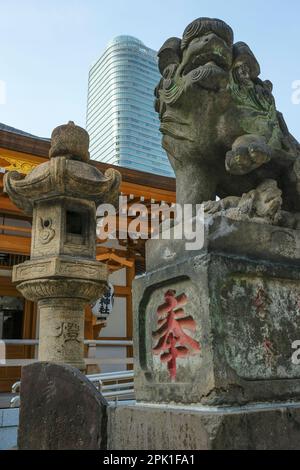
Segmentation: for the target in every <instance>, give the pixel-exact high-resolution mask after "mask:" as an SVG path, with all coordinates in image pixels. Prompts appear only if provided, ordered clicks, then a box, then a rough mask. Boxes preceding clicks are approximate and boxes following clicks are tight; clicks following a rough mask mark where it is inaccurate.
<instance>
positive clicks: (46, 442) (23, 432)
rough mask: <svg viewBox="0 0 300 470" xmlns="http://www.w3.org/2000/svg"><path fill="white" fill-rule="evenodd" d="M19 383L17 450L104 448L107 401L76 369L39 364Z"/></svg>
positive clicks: (24, 373) (26, 369)
mask: <svg viewBox="0 0 300 470" xmlns="http://www.w3.org/2000/svg"><path fill="white" fill-rule="evenodd" d="M21 382H22V387H21V407H20V422H19V432H18V447H19V449H20V450H29V449H30V450H63V449H74V450H88V449H105V448H106V442H107V411H106V410H107V402H106V400H105V399H104V398H103V397H102V395H101V393H100V392H99V391H98V390H97V389H96V388H95V387H94V386H93V384H92V383H91V382H90V381H89V380H88V379H87V378H86V377H85V376H84V375H83V374H81V373H80V372H79V371H78V370H77V369H75V368H72V367H70V366H66V365H57V364H53V363H52V364H51V363H47V362H38V363H35V364H32V365H29V366H26V367H23V368H22V377H21Z"/></svg>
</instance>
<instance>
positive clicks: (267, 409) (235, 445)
mask: <svg viewBox="0 0 300 470" xmlns="http://www.w3.org/2000/svg"><path fill="white" fill-rule="evenodd" d="M299 425H300V403H294V404H292V403H278V404H272V403H271V404H255V405H249V406H242V407H191V406H185V407H184V406H172V405H168V406H166V405H158V404H156V405H155V404H148V405H143V404H137V405H133V406H115V407H113V406H110V407H109V408H108V430H107V435H108V449H109V450H115V449H118V450H135V449H140V450H160V451H168V450H182V451H183V453H184V451H187V450H299V449H300V432H299Z"/></svg>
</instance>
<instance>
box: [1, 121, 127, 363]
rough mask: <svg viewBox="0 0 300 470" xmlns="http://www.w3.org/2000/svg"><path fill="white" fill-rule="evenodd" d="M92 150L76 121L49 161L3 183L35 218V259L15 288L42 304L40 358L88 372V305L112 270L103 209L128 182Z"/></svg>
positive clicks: (56, 139)
mask: <svg viewBox="0 0 300 470" xmlns="http://www.w3.org/2000/svg"><path fill="white" fill-rule="evenodd" d="M88 147H89V135H88V133H87V132H86V131H85V130H84V129H82V128H80V127H78V126H75V124H74V123H73V122H69V123H68V124H67V125H62V126H59V127H57V128H56V129H54V131H53V133H52V137H51V148H50V152H49V161H47V162H45V163H42V164H41V165H39V166H37V167H36V168H35V169H34V170H33V171H32V172H31V173H30V174H29V175H27V176H26V177H23V176H21V175H20V174H19V173H17V172H9V173H7V174H6V175H5V178H4V185H5V191H6V192H7V193H8V195H9V196H10V198H11V200H12V201H13V202H14V204H15V205H16V206H17V207H19V208H20V209H22V210H23V211H24V212H25V213H26V214H30V215H31V214H32V215H33V225H32V242H31V257H30V260H29V261H26V262H25V263H22V264H19V265H17V266H14V268H13V283H14V284H15V285H16V286H17V288H18V290H19V291H20V292H21V293H22V295H23V296H24V297H25V298H26V299H29V300H31V301H36V302H37V304H38V310H39V313H40V333H39V341H40V342H39V356H38V359H39V360H40V361H50V362H55V363H65V364H69V365H71V366H74V367H77V368H79V369H81V370H84V368H85V364H84V360H83V357H84V344H83V340H84V307H85V305H86V304H87V303H89V302H91V301H93V300H95V299H97V298H99V297H101V295H103V293H104V292H105V289H106V287H107V276H108V273H107V267H106V266H105V265H103V264H101V263H99V262H97V261H96V206H98V205H99V204H101V203H112V204H114V203H115V202H116V201H117V197H118V190H119V185H120V179H121V176H120V174H119V172H117V171H115V170H112V169H109V170H107V171H106V172H105V174H104V175H103V174H102V173H101V172H100V171H99V170H98V169H97V168H96V166H94V165H93V164H91V163H89V152H88Z"/></svg>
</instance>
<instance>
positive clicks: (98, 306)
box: [91, 283, 114, 321]
mask: <svg viewBox="0 0 300 470" xmlns="http://www.w3.org/2000/svg"><path fill="white" fill-rule="evenodd" d="M113 306H114V287H113V285H112V284H111V283H108V289H107V291H106V293H105V294H104V295H103V296H102V297H100V298H99V299H98V300H96V302H94V303H93V304H92V305H91V308H92V313H93V315H95V317H97V320H98V321H105V320H107V317H108V316H109V314H110V313H111V312H112V309H113Z"/></svg>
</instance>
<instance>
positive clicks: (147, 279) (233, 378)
mask: <svg viewBox="0 0 300 470" xmlns="http://www.w3.org/2000/svg"><path fill="white" fill-rule="evenodd" d="M247 225H250V226H251V230H249V227H247ZM225 228H226V229H227V230H225ZM229 228H230V230H229ZM206 231H207V236H206V245H205V247H204V248H203V250H202V251H199V252H197V253H193V252H191V251H190V252H186V251H184V250H183V249H180V246H179V245H180V244H183V243H184V242H181V241H171V242H168V243H169V245H168V248H169V253H170V252H173V253H174V259H173V260H172V262H171V263H170V264H169V265H165V266H163V267H160V268H159V269H155V270H154V266H155V265H156V260H157V259H161V258H162V256H163V255H162V253H163V249H164V247H163V246H162V243H163V242H160V243H159V244H158V243H156V249H155V248H153V250H152V247H153V245H154V244H155V242H154V241H150V242H148V243H149V245H150V248H149V245H148V247H147V251H148V266H151V268H152V270H150V271H149V272H147V274H146V275H144V276H142V277H140V278H139V279H137V280H136V281H135V284H134V306H135V334H134V338H135V357H136V359H137V360H136V366H135V372H136V376H135V390H136V397H137V400H138V402H149V403H168V404H170V403H178V404H179V403H180V404H197V405H201V404H206V405H220V404H222V405H224V404H226V405H236V404H238V405H241V404H245V403H254V402H273V401H274V402H275V401H285V400H286V401H290V400H291V401H297V400H298V399H299V396H300V364H297V363H294V362H295V361H293V360H292V357H293V354H294V352H295V350H294V349H293V342H294V341H296V340H299V339H300V330H299V325H300V303H299V299H300V271H299V267H300V250H299V246H300V244H299V240H300V233H299V231H293V230H283V229H281V228H279V227H271V226H268V225H261V224H255V223H251V224H244V223H243V222H234V223H230V222H228V220H227V219H222V218H221V219H219V220H216V221H214V222H213V223H211V221H209V222H208V223H207V226H206ZM237 233H238V234H239V236H238V237H237V236H236V234H237ZM275 239H276V244H272V240H275ZM243 240H244V244H243ZM287 240H289V242H290V243H289V244H287V243H286V241H287ZM281 241H282V244H281ZM178 246H179V249H178ZM278 246H282V247H283V249H282V250H280V255H279V254H278ZM176 302H177V303H176ZM168 305H169V306H168ZM170 305H171V306H172V305H173V310H172V308H171V307H170ZM172 315H173V320H172V319H171V316H172ZM166 319H167V321H166ZM170 320H172V321H170ZM172 322H173V323H172ZM168 324H169V326H168ZM172 328H173V330H172ZM176 328H177V332H176V331H175V330H174V329H176ZM178 328H179V329H178ZM172 331H173V333H174V331H175V333H174V334H176V336H177V338H178V336H179V337H180V340H179V341H177V344H176V345H175V347H173V349H172V346H171V342H172V336H170V332H171V335H172ZM168 332H169V337H167V335H168ZM178 332H179V334H178ZM180 335H181V336H180Z"/></svg>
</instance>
